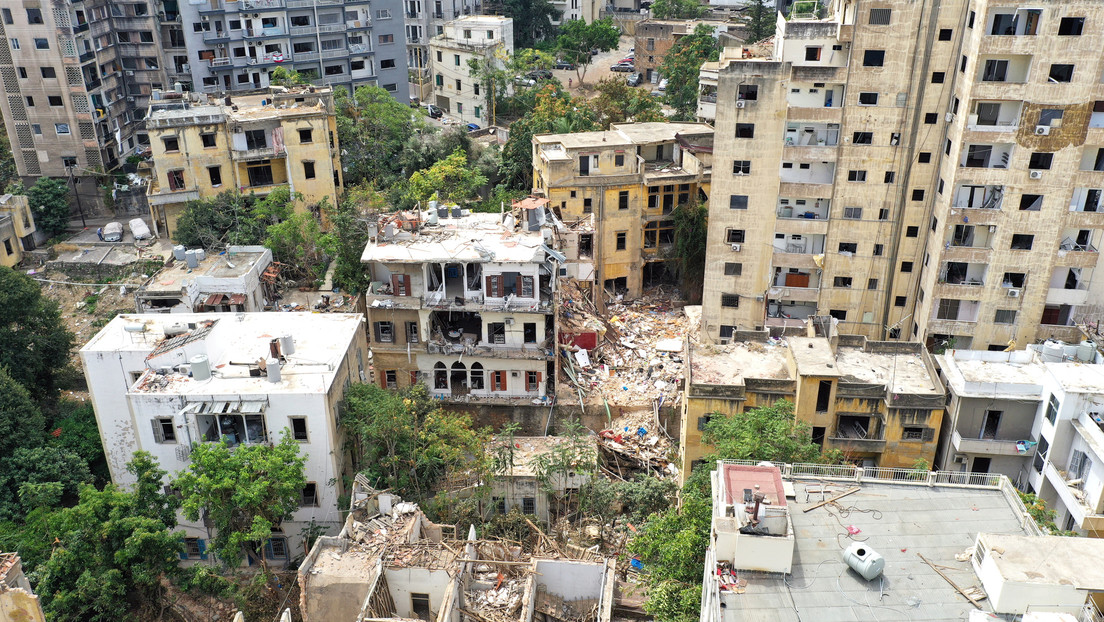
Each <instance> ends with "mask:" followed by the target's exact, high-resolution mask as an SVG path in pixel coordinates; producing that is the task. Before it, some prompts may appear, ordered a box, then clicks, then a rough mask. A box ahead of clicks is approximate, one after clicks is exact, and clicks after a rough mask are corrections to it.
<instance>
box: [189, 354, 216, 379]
mask: <svg viewBox="0 0 1104 622" xmlns="http://www.w3.org/2000/svg"><path fill="white" fill-rule="evenodd" d="M189 362H190V363H191V364H192V378H194V379H195V380H207V379H208V378H210V377H211V363H210V362H209V361H208V360H207V355H206V354H197V355H195V356H193V357H192V358H191V359H190V360H189Z"/></svg>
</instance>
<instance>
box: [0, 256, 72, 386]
mask: <svg viewBox="0 0 1104 622" xmlns="http://www.w3.org/2000/svg"><path fill="white" fill-rule="evenodd" d="M72 347H73V335H72V333H70V332H69V331H68V330H66V329H65V326H64V325H63V324H62V323H61V313H60V312H59V311H58V306H57V303H56V302H54V301H53V300H50V299H49V298H47V297H45V296H43V295H42V288H40V287H39V285H38V283H36V282H35V281H33V280H32V279H31V278H30V277H28V276H26V275H24V274H20V273H18V272H16V271H14V270H12V269H11V268H5V267H2V266H0V367H2V368H5V369H7V373H8V375H10V376H11V377H12V379H14V380H15V381H16V382H18V383H19V384H21V385H23V387H25V388H26V389H27V391H28V392H29V393H30V395H31V396H32V397H33V399H35V400H36V401H37V402H38V403H39V405H40V406H43V405H45V406H47V407H49V406H50V405H52V404H53V403H54V401H55V400H56V399H57V391H56V380H57V374H58V372H59V370H61V369H62V368H63V367H64V366H65V364H66V363H67V362H68V360H69V351H70V349H71V348H72Z"/></svg>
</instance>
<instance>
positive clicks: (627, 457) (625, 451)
mask: <svg viewBox="0 0 1104 622" xmlns="http://www.w3.org/2000/svg"><path fill="white" fill-rule="evenodd" d="M598 446H599V447H600V448H601V450H602V453H603V454H604V457H605V458H606V464H607V465H608V466H607V470H608V472H609V474H611V475H617V476H618V477H619V478H621V479H629V477H628V476H629V474H630V473H633V472H636V471H637V470H640V469H643V470H645V471H648V472H649V473H652V474H655V475H660V476H674V475H677V474H678V467H676V466H675V464H674V463H673V462H671V460H670V456H671V437H670V435H668V434H667V431H666V430H664V429H663V428H662V426H661V425H660V424H659V413H658V410H656V411H639V410H638V411H634V412H629V413H625V414H624V415H622V416H620V417H618V418H617V419H615V420H614V421H613V423H612V424H611V425H610V427H609V428H608V429H605V430H602V431H601V432H600V433H599V434H598Z"/></svg>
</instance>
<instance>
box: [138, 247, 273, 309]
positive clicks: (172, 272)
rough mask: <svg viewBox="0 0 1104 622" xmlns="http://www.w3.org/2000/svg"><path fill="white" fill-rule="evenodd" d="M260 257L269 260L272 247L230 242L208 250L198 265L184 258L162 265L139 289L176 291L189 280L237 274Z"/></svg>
mask: <svg viewBox="0 0 1104 622" xmlns="http://www.w3.org/2000/svg"><path fill="white" fill-rule="evenodd" d="M262 260H265V261H264V263H265V264H268V263H271V262H272V251H270V250H268V249H267V248H265V247H263V246H231V247H230V248H228V249H226V250H225V251H223V252H221V253H218V254H208V255H207V256H206V257H204V259H203V261H200V262H199V267H197V268H189V267H188V264H187V262H185V261H177V262H175V263H174V264H173V265H171V266H167V267H165V268H163V269H161V270H160V271H158V272H157V273H156V274H154V275H153V276H152V277H150V279H149V280H148V281H147V282H146V284H145V285H144V286H143V287H142V291H143V292H145V293H147V294H157V293H173V294H179V293H180V292H181V291H182V290H184V289H187V288H188V287H189V286H190V285H191V284H192V283H196V284H197V285H200V286H202V282H203V281H206V280H209V279H237V278H240V277H242V276H244V275H246V274H249V272H250V271H252V270H253V269H254V268H257V267H258V264H259V263H261V262H262ZM204 277H206V278H204ZM239 304H240V303H239Z"/></svg>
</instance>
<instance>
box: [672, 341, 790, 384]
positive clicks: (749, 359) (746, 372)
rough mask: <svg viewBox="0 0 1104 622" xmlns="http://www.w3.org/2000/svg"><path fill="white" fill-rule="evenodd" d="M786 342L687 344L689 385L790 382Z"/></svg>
mask: <svg viewBox="0 0 1104 622" xmlns="http://www.w3.org/2000/svg"><path fill="white" fill-rule="evenodd" d="M787 348H788V346H787V345H786V342H785V341H779V340H774V339H772V340H770V341H769V342H766V343H762V342H757V341H740V342H736V343H732V344H728V345H723V346H718V345H699V344H695V343H691V344H690V381H691V382H692V383H694V384H718V385H725V384H743V379H744V378H768V379H774V380H793V377H792V376H791V375H790V372H789V367H788V365H787V359H786V350H787Z"/></svg>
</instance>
